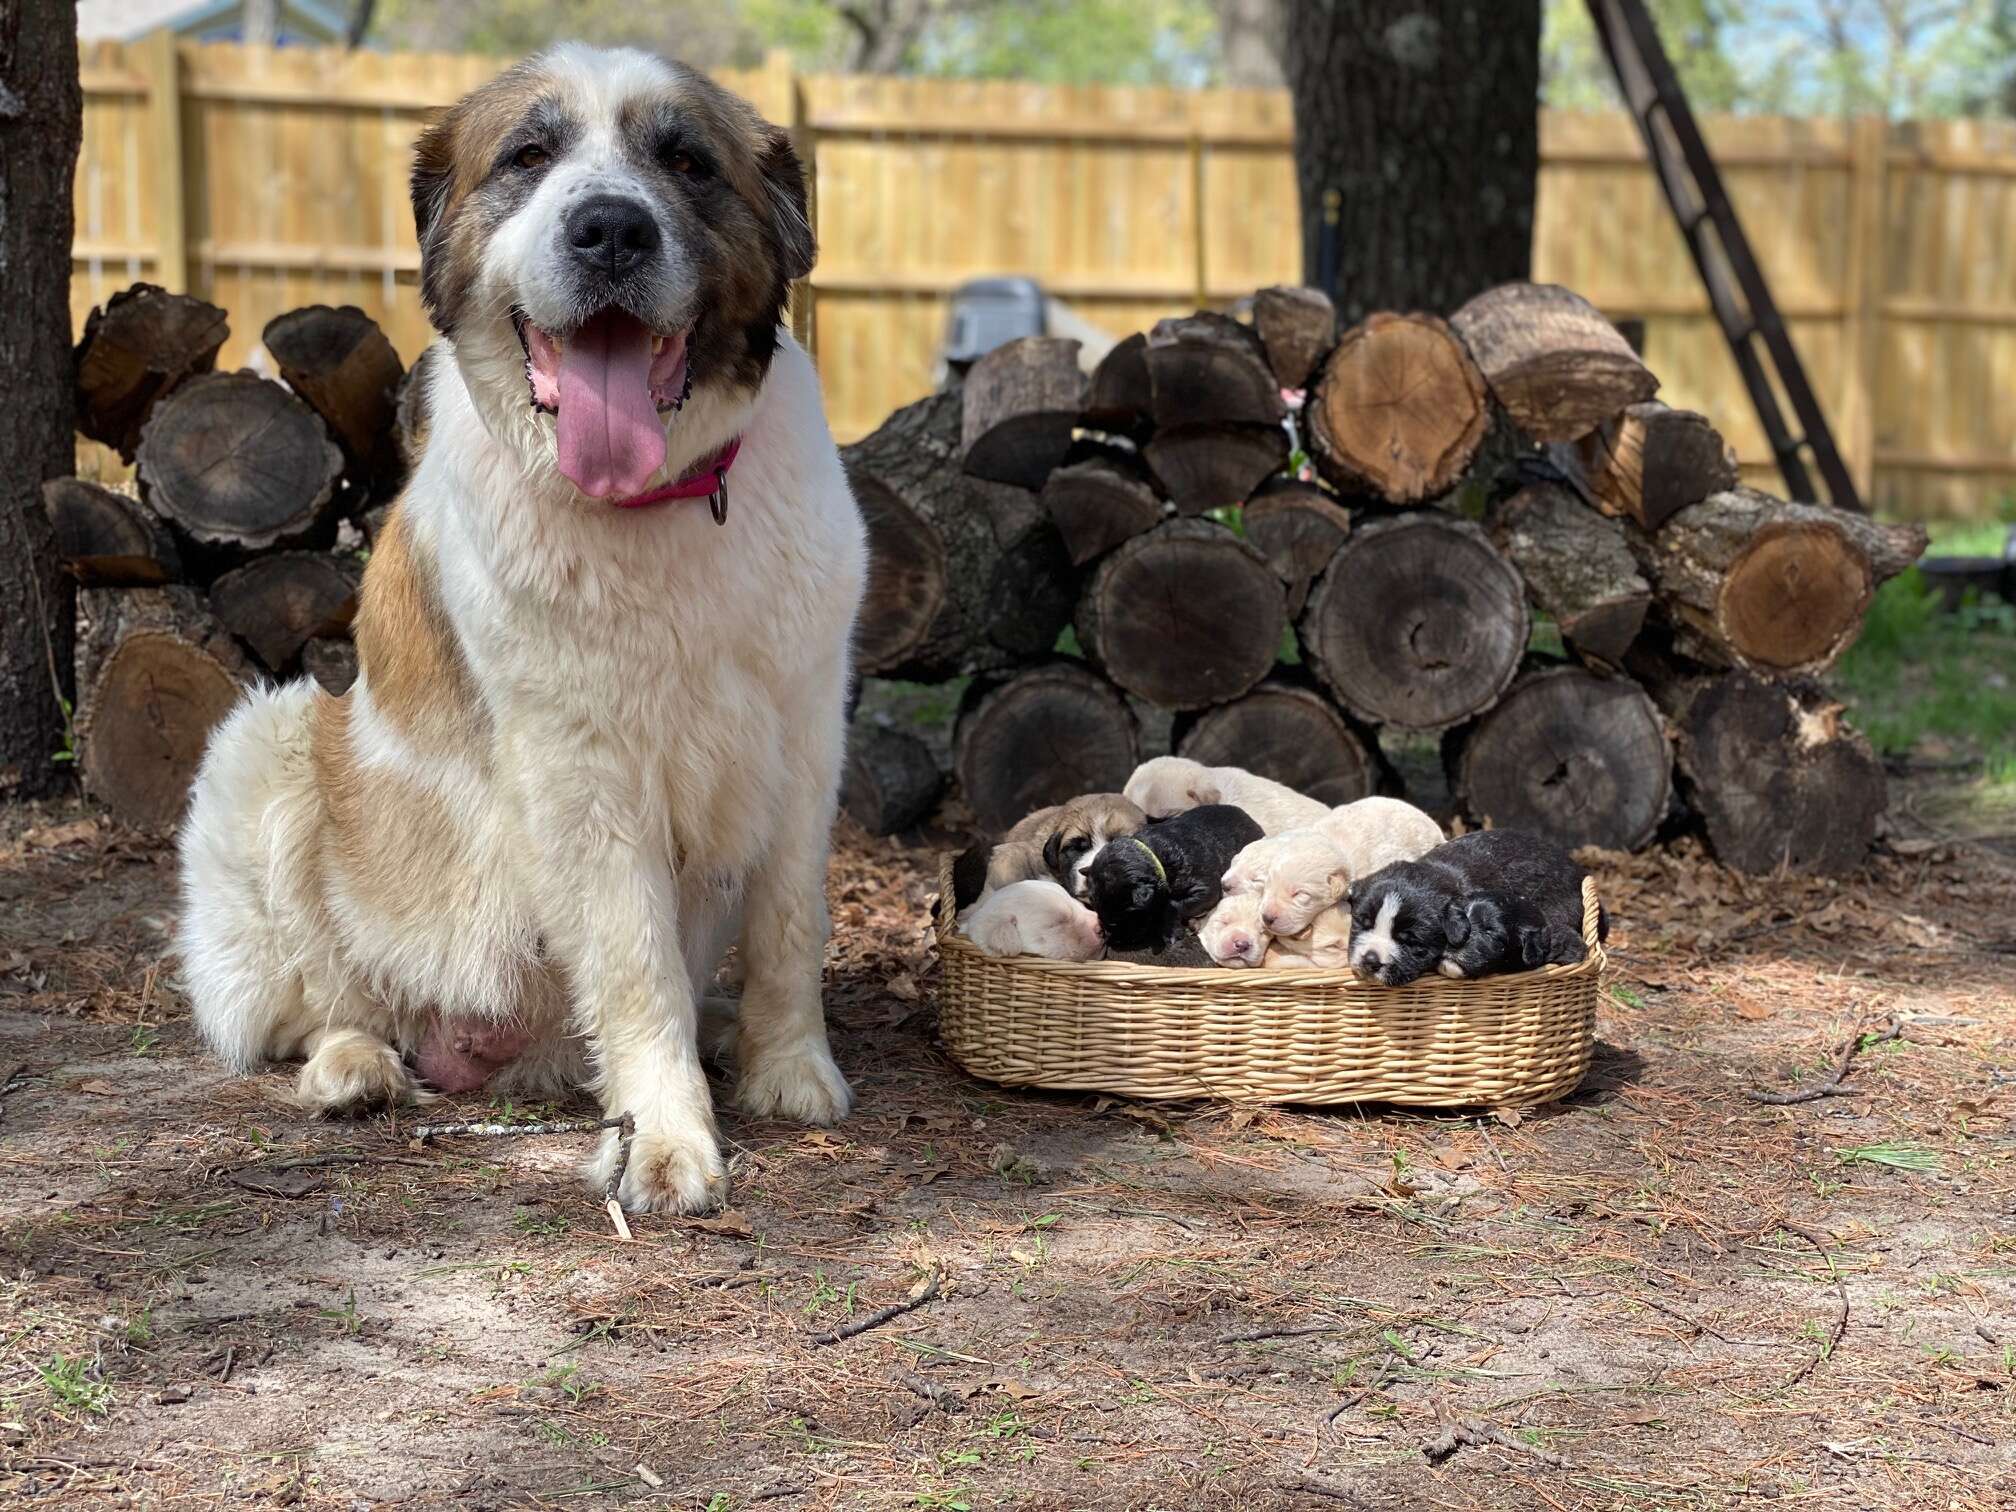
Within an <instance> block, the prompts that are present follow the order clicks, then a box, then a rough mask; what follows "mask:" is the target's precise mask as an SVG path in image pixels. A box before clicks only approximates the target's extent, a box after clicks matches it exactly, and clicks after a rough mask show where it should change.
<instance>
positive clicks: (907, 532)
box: [841, 389, 1078, 682]
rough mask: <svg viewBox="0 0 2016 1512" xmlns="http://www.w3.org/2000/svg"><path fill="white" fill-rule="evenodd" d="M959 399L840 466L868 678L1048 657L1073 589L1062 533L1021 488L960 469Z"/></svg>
mask: <svg viewBox="0 0 2016 1512" xmlns="http://www.w3.org/2000/svg"><path fill="white" fill-rule="evenodd" d="M960 409H961V405H960V391H959V390H956V389H955V390H953V391H951V392H949V393H943V394H933V395H931V396H930V397H929V398H926V399H920V400H919V401H918V402H917V403H915V404H912V405H908V406H906V407H905V408H903V409H900V410H898V411H897V412H896V413H895V414H893V415H891V416H890V417H889V418H888V420H886V421H885V422H883V424H882V426H881V428H880V429H879V430H877V431H876V432H875V433H874V434H873V435H870V436H866V437H864V438H863V439H861V440H859V441H857V442H855V443H854V444H853V445H852V446H849V447H847V448H846V449H845V450H844V451H843V452H842V453H841V455H842V458H843V459H844V460H845V462H846V464H847V475H848V478H849V479H850V481H851V482H852V483H853V485H854V496H855V498H856V499H857V500H858V501H859V503H860V505H861V513H862V517H863V519H864V520H866V522H867V525H868V546H869V568H868V591H867V597H866V600H865V602H864V603H863V605H862V610H861V617H860V621H859V623H858V625H857V628H856V631H855V652H856V668H857V670H858V671H859V672H860V673H861V674H862V675H863V676H866V677H900V678H911V679H915V680H917V681H920V682H933V681H938V680H940V679H943V678H947V677H960V676H964V675H967V674H969V673H976V672H996V671H1001V670H1003V669H1005V668H1007V667H1010V666H1013V665H1015V664H1016V663H1017V662H1020V661H1026V660H1027V659H1028V658H1030V657H1032V656H1043V655H1047V654H1048V653H1049V651H1050V650H1051V648H1052V647H1053V646H1055V645H1056V643H1057V634H1058V632H1059V631H1061V630H1062V629H1063V628H1064V626H1065V625H1066V624H1068V623H1069V622H1070V619H1071V606H1072V604H1073V603H1074V602H1076V600H1077V596H1078V581H1077V574H1076V572H1075V571H1074V570H1073V568H1072V565H1071V560H1070V557H1069V555H1068V554H1067V553H1066V551H1065V549H1064V542H1063V539H1062V537H1060V536H1059V535H1058V533H1057V527H1056V526H1055V525H1054V524H1052V523H1051V520H1050V516H1049V515H1048V513H1046V512H1045V510H1044V508H1043V506H1042V503H1041V502H1040V501H1039V500H1038V498H1037V496H1036V495H1035V494H1032V493H1030V492H1029V491H1028V490H1026V489H1021V488H1012V487H1009V486H1008V485H1006V484H1002V483H989V482H986V481H984V480H983V479H980V478H975V477H972V476H970V475H968V474H967V473H964V472H962V471H961V470H960V466H959V458H960Z"/></svg>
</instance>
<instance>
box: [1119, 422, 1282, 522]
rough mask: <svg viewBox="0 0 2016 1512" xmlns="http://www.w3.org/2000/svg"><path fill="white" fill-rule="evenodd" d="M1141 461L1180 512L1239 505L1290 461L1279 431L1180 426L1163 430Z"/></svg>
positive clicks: (1275, 427)
mask: <svg viewBox="0 0 2016 1512" xmlns="http://www.w3.org/2000/svg"><path fill="white" fill-rule="evenodd" d="M1142 455H1143V456H1144V457H1145V458H1146V459H1147V462H1148V466H1149V468H1150V470H1151V471H1153V472H1154V474H1155V476H1156V477H1157V478H1158V479H1160V480H1161V483H1162V487H1163V490H1164V491H1165V492H1166V493H1167V494H1168V495H1169V501H1170V502H1171V503H1172V504H1174V505H1175V506H1176V508H1177V511H1178V512H1179V513H1181V514H1186V515H1197V514H1202V513H1204V511H1205V510H1207V509H1223V508H1227V507H1229V506H1231V505H1234V504H1240V503H1243V502H1245V500H1246V499H1247V498H1249V497H1251V495H1252V493H1253V490H1254V489H1256V488H1258V487H1259V486H1260V485H1261V484H1262V483H1264V482H1265V481H1266V480H1267V479H1269V478H1271V477H1273V476H1274V474H1275V473H1277V472H1279V471H1280V470H1281V469H1282V467H1283V466H1284V465H1285V464H1286V463H1287V461H1288V433H1287V432H1286V431H1284V430H1283V429H1282V428H1281V427H1280V426H1278V425H1176V426H1170V427H1167V428H1166V429H1163V430H1158V431H1156V432H1155V434H1154V435H1153V436H1152V437H1150V438H1149V440H1148V444H1147V445H1146V446H1145V447H1144V448H1142Z"/></svg>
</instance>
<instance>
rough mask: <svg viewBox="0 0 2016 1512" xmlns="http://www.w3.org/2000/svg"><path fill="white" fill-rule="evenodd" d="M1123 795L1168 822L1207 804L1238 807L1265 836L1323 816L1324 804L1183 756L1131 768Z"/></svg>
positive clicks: (1261, 779)
mask: <svg viewBox="0 0 2016 1512" xmlns="http://www.w3.org/2000/svg"><path fill="white" fill-rule="evenodd" d="M1126 795H1127V797H1129V798H1131V799H1132V800H1133V801H1134V802H1135V803H1137V804H1139V805H1140V806H1141V810H1142V812H1143V813H1145V814H1146V815H1147V816H1148V817H1149V818H1150V819H1170V818H1174V817H1175V816H1176V815H1177V814H1186V813H1188V812H1189V811H1190V810H1191V809H1193V808H1201V807H1203V806H1204V805H1205V804H1207V803H1229V804H1231V805H1232V806H1233V807H1234V808H1240V809H1244V810H1245V811H1246V812H1247V813H1248V814H1250V815H1251V816H1252V818H1253V822H1254V823H1255V824H1257V825H1259V826H1260V828H1261V830H1262V831H1263V832H1265V833H1266V834H1269V835H1278V834H1280V833H1281V832H1282V831H1284V830H1291V829H1300V828H1302V827H1304V826H1305V825H1311V824H1315V823H1316V822H1317V821H1318V820H1320V819H1323V818H1325V817H1326V816H1327V815H1328V814H1329V812H1330V809H1329V807H1328V805H1326V804H1324V803H1323V802H1322V801H1321V800H1319V799H1315V798H1305V797H1303V796H1302V794H1300V793H1298V792H1296V791H1295V790H1294V789H1293V788H1291V787H1286V786H1284V785H1283V784H1281V783H1278V782H1274V781H1272V780H1270V779H1268V778H1266V777H1256V776H1254V775H1253V774H1252V773H1251V772H1249V771H1247V770H1246V769H1245V768H1243V767H1232V766H1223V767H1207V766H1204V765H1203V764H1202V763H1200V762H1195V761H1192V760H1190V759H1189V757H1187V756H1157V757H1155V758H1154V759H1153V760H1150V761H1144V762H1142V763H1141V765H1139V766H1138V767H1136V768H1134V775H1133V776H1131V777H1129V778H1128V779H1127V787H1126Z"/></svg>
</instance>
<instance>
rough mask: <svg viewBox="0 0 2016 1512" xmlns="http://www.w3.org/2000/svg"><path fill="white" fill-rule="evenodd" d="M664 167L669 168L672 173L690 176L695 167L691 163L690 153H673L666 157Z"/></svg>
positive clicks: (691, 155)
mask: <svg viewBox="0 0 2016 1512" xmlns="http://www.w3.org/2000/svg"><path fill="white" fill-rule="evenodd" d="M665 166H666V167H667V168H670V169H671V170H672V171H673V172H674V173H689V174H690V173H691V172H693V170H694V167H695V166H696V165H695V164H694V162H693V154H691V153H690V152H674V153H668V154H667V155H666V158H665Z"/></svg>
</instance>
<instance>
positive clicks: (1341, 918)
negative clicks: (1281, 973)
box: [1263, 907, 1351, 971]
mask: <svg viewBox="0 0 2016 1512" xmlns="http://www.w3.org/2000/svg"><path fill="white" fill-rule="evenodd" d="M1263 964H1265V965H1268V966H1297V967H1305V968H1306V967H1310V966H1319V967H1321V968H1322V969H1323V970H1325V971H1342V970H1343V969H1344V968H1345V967H1347V966H1349V965H1350V964H1351V911H1350V910H1349V909H1348V908H1343V907H1337V908H1326V909H1324V910H1323V911H1322V912H1321V913H1319V914H1318V915H1316V917H1315V918H1314V919H1313V920H1311V921H1310V924H1309V927H1308V928H1307V929H1306V930H1304V931H1303V932H1302V933H1301V934H1299V935H1294V936H1291V937H1289V938H1286V939H1274V940H1270V941H1268V942H1267V959H1266V961H1265V962H1264V963H1263Z"/></svg>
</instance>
